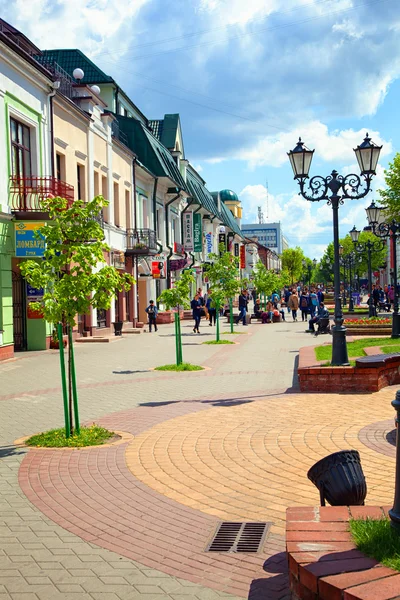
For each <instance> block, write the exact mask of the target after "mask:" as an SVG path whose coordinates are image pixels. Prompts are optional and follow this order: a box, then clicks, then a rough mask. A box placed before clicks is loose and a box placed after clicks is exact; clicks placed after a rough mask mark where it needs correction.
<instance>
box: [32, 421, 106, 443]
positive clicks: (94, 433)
mask: <svg viewBox="0 0 400 600" xmlns="http://www.w3.org/2000/svg"><path fill="white" fill-rule="evenodd" d="M113 435H114V433H113V432H112V431H108V429H104V428H103V427H99V426H98V425H95V424H93V425H91V426H90V427H81V431H80V433H79V435H75V434H74V435H72V436H71V437H69V438H66V437H65V429H51V430H50V431H45V432H43V433H38V434H37V435H33V436H32V437H30V438H29V439H28V440H27V441H26V442H25V444H26V445H27V446H36V447H38V448H65V447H66V448H82V447H84V446H98V445H99V444H104V442H106V441H107V440H109V439H110V438H111V437H112V436H113Z"/></svg>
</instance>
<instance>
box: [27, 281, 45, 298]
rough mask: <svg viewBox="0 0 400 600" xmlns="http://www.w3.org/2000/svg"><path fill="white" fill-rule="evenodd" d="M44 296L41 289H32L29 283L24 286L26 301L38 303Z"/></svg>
mask: <svg viewBox="0 0 400 600" xmlns="http://www.w3.org/2000/svg"><path fill="white" fill-rule="evenodd" d="M43 296H44V289H43V288H34V287H32V286H31V285H29V283H27V284H26V299H27V300H32V301H36V302H39V301H40V300H42V298H43Z"/></svg>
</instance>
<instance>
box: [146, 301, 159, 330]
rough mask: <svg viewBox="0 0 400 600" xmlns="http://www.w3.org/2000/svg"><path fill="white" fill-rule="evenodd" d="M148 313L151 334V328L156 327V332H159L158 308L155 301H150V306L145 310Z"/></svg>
mask: <svg viewBox="0 0 400 600" xmlns="http://www.w3.org/2000/svg"><path fill="white" fill-rule="evenodd" d="M145 310H146V312H147V316H148V318H149V332H150V333H151V328H152V326H153V325H154V330H155V331H157V323H156V319H157V313H158V310H157V306H155V304H154V300H150V304H149V306H148V307H147V308H146V309H145Z"/></svg>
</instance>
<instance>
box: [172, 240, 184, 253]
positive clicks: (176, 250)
mask: <svg viewBox="0 0 400 600" xmlns="http://www.w3.org/2000/svg"><path fill="white" fill-rule="evenodd" d="M174 254H185V248H184V247H183V244H180V243H179V242H174Z"/></svg>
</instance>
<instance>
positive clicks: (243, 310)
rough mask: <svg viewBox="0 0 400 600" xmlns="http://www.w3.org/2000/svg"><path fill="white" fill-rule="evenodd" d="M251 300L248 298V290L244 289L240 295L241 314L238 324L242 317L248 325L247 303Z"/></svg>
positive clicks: (244, 323) (237, 320)
mask: <svg viewBox="0 0 400 600" xmlns="http://www.w3.org/2000/svg"><path fill="white" fill-rule="evenodd" d="M248 303H249V300H248V298H247V292H246V290H242V293H241V294H240V296H239V311H240V312H239V316H238V318H237V319H236V325H237V324H238V323H239V321H240V319H243V325H247V323H246V314H247V305H248Z"/></svg>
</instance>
